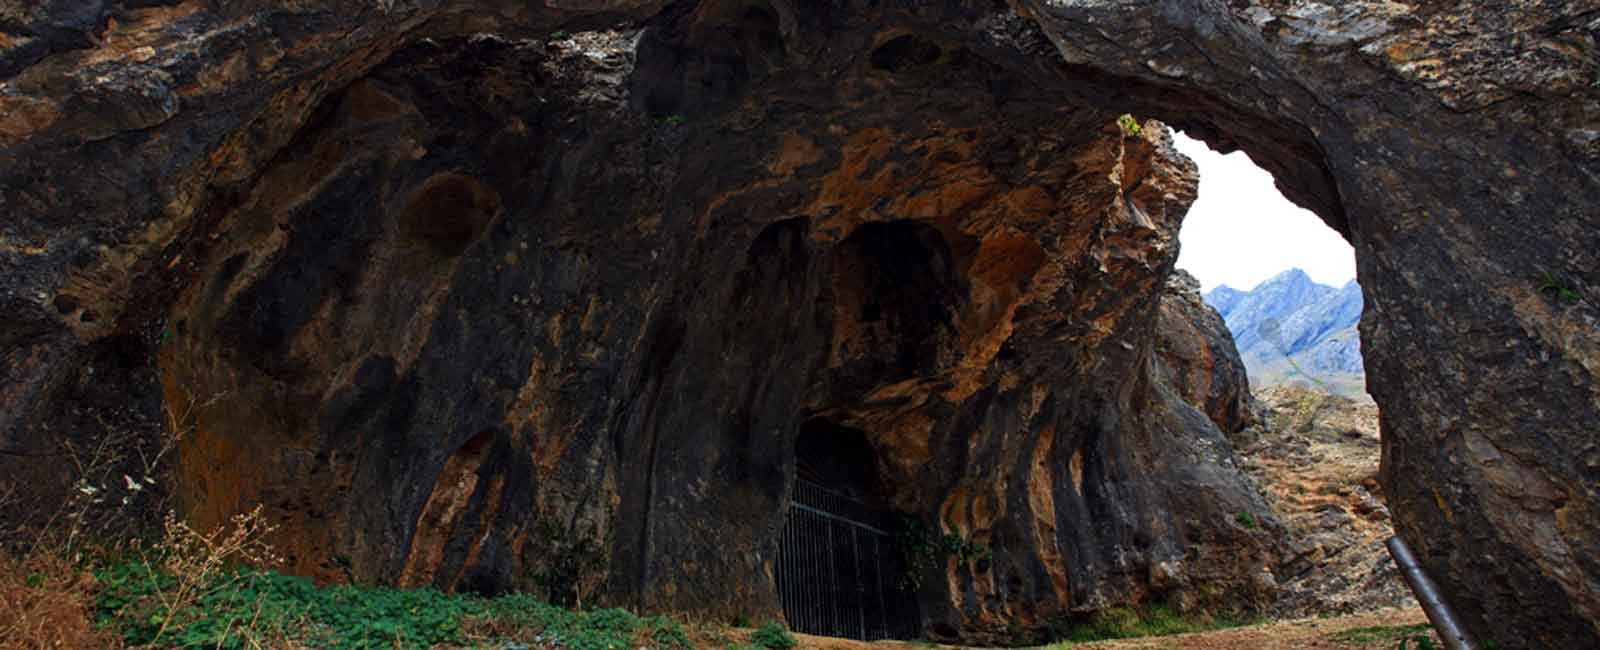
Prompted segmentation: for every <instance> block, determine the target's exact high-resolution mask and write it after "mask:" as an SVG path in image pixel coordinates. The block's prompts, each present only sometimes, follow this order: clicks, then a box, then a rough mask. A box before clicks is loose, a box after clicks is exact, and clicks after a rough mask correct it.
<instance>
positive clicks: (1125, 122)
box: [1117, 113, 1144, 138]
mask: <svg viewBox="0 0 1600 650" xmlns="http://www.w3.org/2000/svg"><path fill="white" fill-rule="evenodd" d="M1117 126H1119V127H1122V135H1123V137H1128V138H1137V137H1139V136H1141V135H1144V126H1143V125H1141V124H1139V119H1138V118H1136V117H1134V116H1132V115H1129V114H1127V113H1123V114H1122V115H1119V116H1117Z"/></svg>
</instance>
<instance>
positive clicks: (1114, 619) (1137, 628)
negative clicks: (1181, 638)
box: [1045, 603, 1247, 650]
mask: <svg viewBox="0 0 1600 650" xmlns="http://www.w3.org/2000/svg"><path fill="white" fill-rule="evenodd" d="M1245 624H1247V622H1246V621H1240V620H1237V619H1232V618H1227V617H1211V618H1209V619H1202V618H1198V617H1184V616H1181V615H1179V614H1178V613H1177V612H1175V611H1173V610H1172V608H1171V607H1168V606H1167V605H1164V604H1159V603H1158V604H1152V605H1148V606H1146V607H1144V608H1142V609H1135V608H1131V607H1113V608H1111V609H1107V610H1105V611H1102V612H1100V613H1099V614H1097V615H1095V616H1094V617H1093V618H1090V619H1088V620H1079V621H1060V622H1057V623H1055V624H1053V625H1051V628H1052V630H1051V631H1052V633H1053V634H1054V636H1055V637H1056V638H1057V639H1058V641H1057V642H1056V643H1053V644H1051V645H1049V646H1045V647H1046V648H1047V649H1048V650H1059V649H1061V648H1068V647H1071V646H1072V644H1074V643H1089V642H1093V641H1105V640H1108V639H1131V638H1136V637H1145V636H1171V635H1174V634H1187V633H1189V632H1204V631H1207V630H1219V629H1223V628H1229V627H1239V626H1241V625H1245Z"/></svg>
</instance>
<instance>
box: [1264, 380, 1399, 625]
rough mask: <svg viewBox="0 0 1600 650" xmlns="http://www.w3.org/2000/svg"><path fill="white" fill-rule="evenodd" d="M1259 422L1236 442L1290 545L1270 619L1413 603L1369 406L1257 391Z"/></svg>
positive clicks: (1293, 390)
mask: <svg viewBox="0 0 1600 650" xmlns="http://www.w3.org/2000/svg"><path fill="white" fill-rule="evenodd" d="M1255 397H1256V399H1257V400H1258V401H1257V404H1256V406H1257V408H1258V415H1259V419H1258V421H1257V424H1256V425H1254V426H1251V427H1249V428H1247V429H1244V430H1241V431H1240V432H1239V433H1237V434H1235V435H1234V436H1232V439H1233V441H1234V444H1235V445H1236V447H1237V448H1238V450H1239V455H1240V457H1241V459H1242V463H1243V467H1244V468H1245V471H1247V472H1249V473H1250V476H1251V477H1253V478H1254V479H1255V480H1256V482H1257V485H1259V486H1260V487H1261V490H1262V492H1263V493H1264V494H1265V495H1266V497H1267V501H1268V502H1269V503H1271V504H1272V509H1273V512H1275V513H1277V515H1278V517H1279V518H1280V519H1281V520H1282V521H1283V523H1284V525H1285V526H1286V528H1287V530H1288V535H1289V538H1288V539H1289V541H1288V544H1287V549H1286V553H1285V555H1284V557H1283V558H1282V562H1281V563H1280V564H1279V565H1278V568H1277V579H1278V585H1279V590H1280V591H1279V597H1278V600H1277V602H1276V603H1275V604H1274V606H1273V608H1272V609H1273V613H1274V614H1276V615H1277V616H1279V617H1285V618H1295V617H1301V616H1311V615H1326V614H1350V613H1354V612H1363V611H1370V610H1376V609H1384V608H1391V607H1402V606H1405V607H1409V606H1413V605H1415V601H1414V600H1413V599H1412V597H1411V594H1410V592H1409V591H1408V590H1407V588H1406V586H1405V582H1404V581H1403V580H1402V579H1401V577H1400V574H1399V569H1398V568H1397V567H1396V566H1395V564H1394V560H1393V559H1392V558H1391V557H1390V556H1389V552H1388V550H1387V549H1386V548H1385V547H1384V542H1385V541H1386V540H1387V539H1388V538H1389V537H1390V536H1392V535H1393V534H1394V530H1393V528H1392V527H1391V525H1390V523H1389V522H1390V517H1391V514H1390V511H1389V508H1388V507H1387V506H1386V505H1385V504H1384V501H1383V487H1382V484H1381V482H1380V480H1379V476H1378V463H1379V460H1380V456H1381V455H1382V453H1381V448H1380V440H1379V435H1378V410H1377V407H1375V406H1373V405H1372V404H1371V402H1369V401H1366V400H1354V399H1350V398H1347V397H1343V396H1339V395H1333V394H1330V393H1326V392H1323V391H1320V390H1313V389H1307V388H1300V387H1297V386H1292V385H1283V386H1273V387H1268V388H1265V389H1262V390H1258V391H1256V393H1255Z"/></svg>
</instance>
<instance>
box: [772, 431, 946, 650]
mask: <svg viewBox="0 0 1600 650" xmlns="http://www.w3.org/2000/svg"><path fill="white" fill-rule="evenodd" d="M881 487H882V486H880V485H879V478H878V472H877V467H876V455H875V453H874V452H873V450H872V446H871V444H870V443H869V442H868V441H867V437H866V433H865V432H863V431H861V430H860V429H855V428H851V427H846V426H841V425H838V424H835V423H833V422H830V421H828V420H826V419H822V418H814V419H812V420H809V421H807V422H806V423H805V424H804V425H802V426H801V427H800V435H799V439H798V440H797V442H796V443H795V476H794V492H793V496H792V498H791V501H790V503H789V515H788V518H787V519H786V520H785V522H784V526H783V531H782V533H781V536H780V538H779V544H778V561H777V563H776V565H775V576H774V577H775V578H776V581H777V586H778V595H779V599H780V600H781V601H782V603H783V613H784V618H785V619H787V620H788V622H789V626H790V627H792V628H794V629H795V630H797V631H800V632H805V633H808V634H821V635H827V636H838V637H849V638H854V639H862V640H869V641H870V640H875V639H891V638H893V639H907V638H914V637H916V636H917V635H918V631H919V629H920V615H919V613H918V611H917V601H916V595H915V594H914V593H912V591H911V590H910V589H909V586H908V585H909V583H908V581H907V580H906V565H905V562H904V559H903V557H902V554H901V549H900V545H899V541H898V539H897V536H896V535H895V534H894V531H895V526H896V525H897V520H896V517H895V516H894V513H892V512H890V511H889V510H888V509H886V508H884V507H882V505H881V504H882V501H883V499H882V498H881V496H880V490H881Z"/></svg>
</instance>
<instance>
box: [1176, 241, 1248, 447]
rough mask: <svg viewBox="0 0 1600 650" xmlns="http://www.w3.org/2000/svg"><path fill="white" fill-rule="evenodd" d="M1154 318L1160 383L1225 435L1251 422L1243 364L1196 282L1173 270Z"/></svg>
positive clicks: (1221, 321) (1229, 336) (1182, 272)
mask: <svg viewBox="0 0 1600 650" xmlns="http://www.w3.org/2000/svg"><path fill="white" fill-rule="evenodd" d="M1157 318H1158V320H1157V321H1156V330H1157V331H1158V332H1159V333H1160V334H1159V338H1158V339H1157V343H1156V354H1157V356H1158V357H1159V361H1160V368H1161V371H1162V376H1163V379H1165V381H1166V382H1167V383H1168V384H1170V385H1171V386H1172V387H1173V388H1174V389H1175V390H1177V391H1178V394H1180V395H1182V396H1183V399H1184V401H1186V402H1188V403H1189V404H1191V405H1193V406H1194V407H1195V408H1198V409H1200V410H1201V412H1203V413H1205V414H1206V417H1209V418H1211V421H1212V422H1214V423H1216V425H1217V427H1219V428H1220V429H1222V431H1223V433H1237V432H1239V431H1240V430H1242V429H1244V428H1245V427H1247V426H1250V425H1251V424H1253V423H1254V421H1255V416H1254V414H1253V413H1252V411H1251V408H1250V379H1249V377H1247V376H1246V375H1245V367H1244V362H1243V361H1241V360H1240V359H1239V352H1238V350H1237V349H1236V348H1235V347H1234V343H1233V334H1232V333H1230V332H1229V331H1228V326H1227V324H1226V323H1225V322H1224V321H1223V319H1222V315H1221V314H1219V313H1217V310H1215V309H1212V308H1211V306H1210V305H1207V304H1206V303H1205V301H1204V300H1202V299H1201V296H1200V282H1199V281H1198V280H1196V279H1195V278H1194V276H1192V275H1189V274H1188V273H1187V272H1184V271H1181V270H1180V271H1174V272H1173V273H1172V275H1171V276H1169V277H1168V278H1167V284H1166V287H1165V288H1164V291H1163V292H1162V294H1161V308H1160V311H1158V312H1157Z"/></svg>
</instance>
